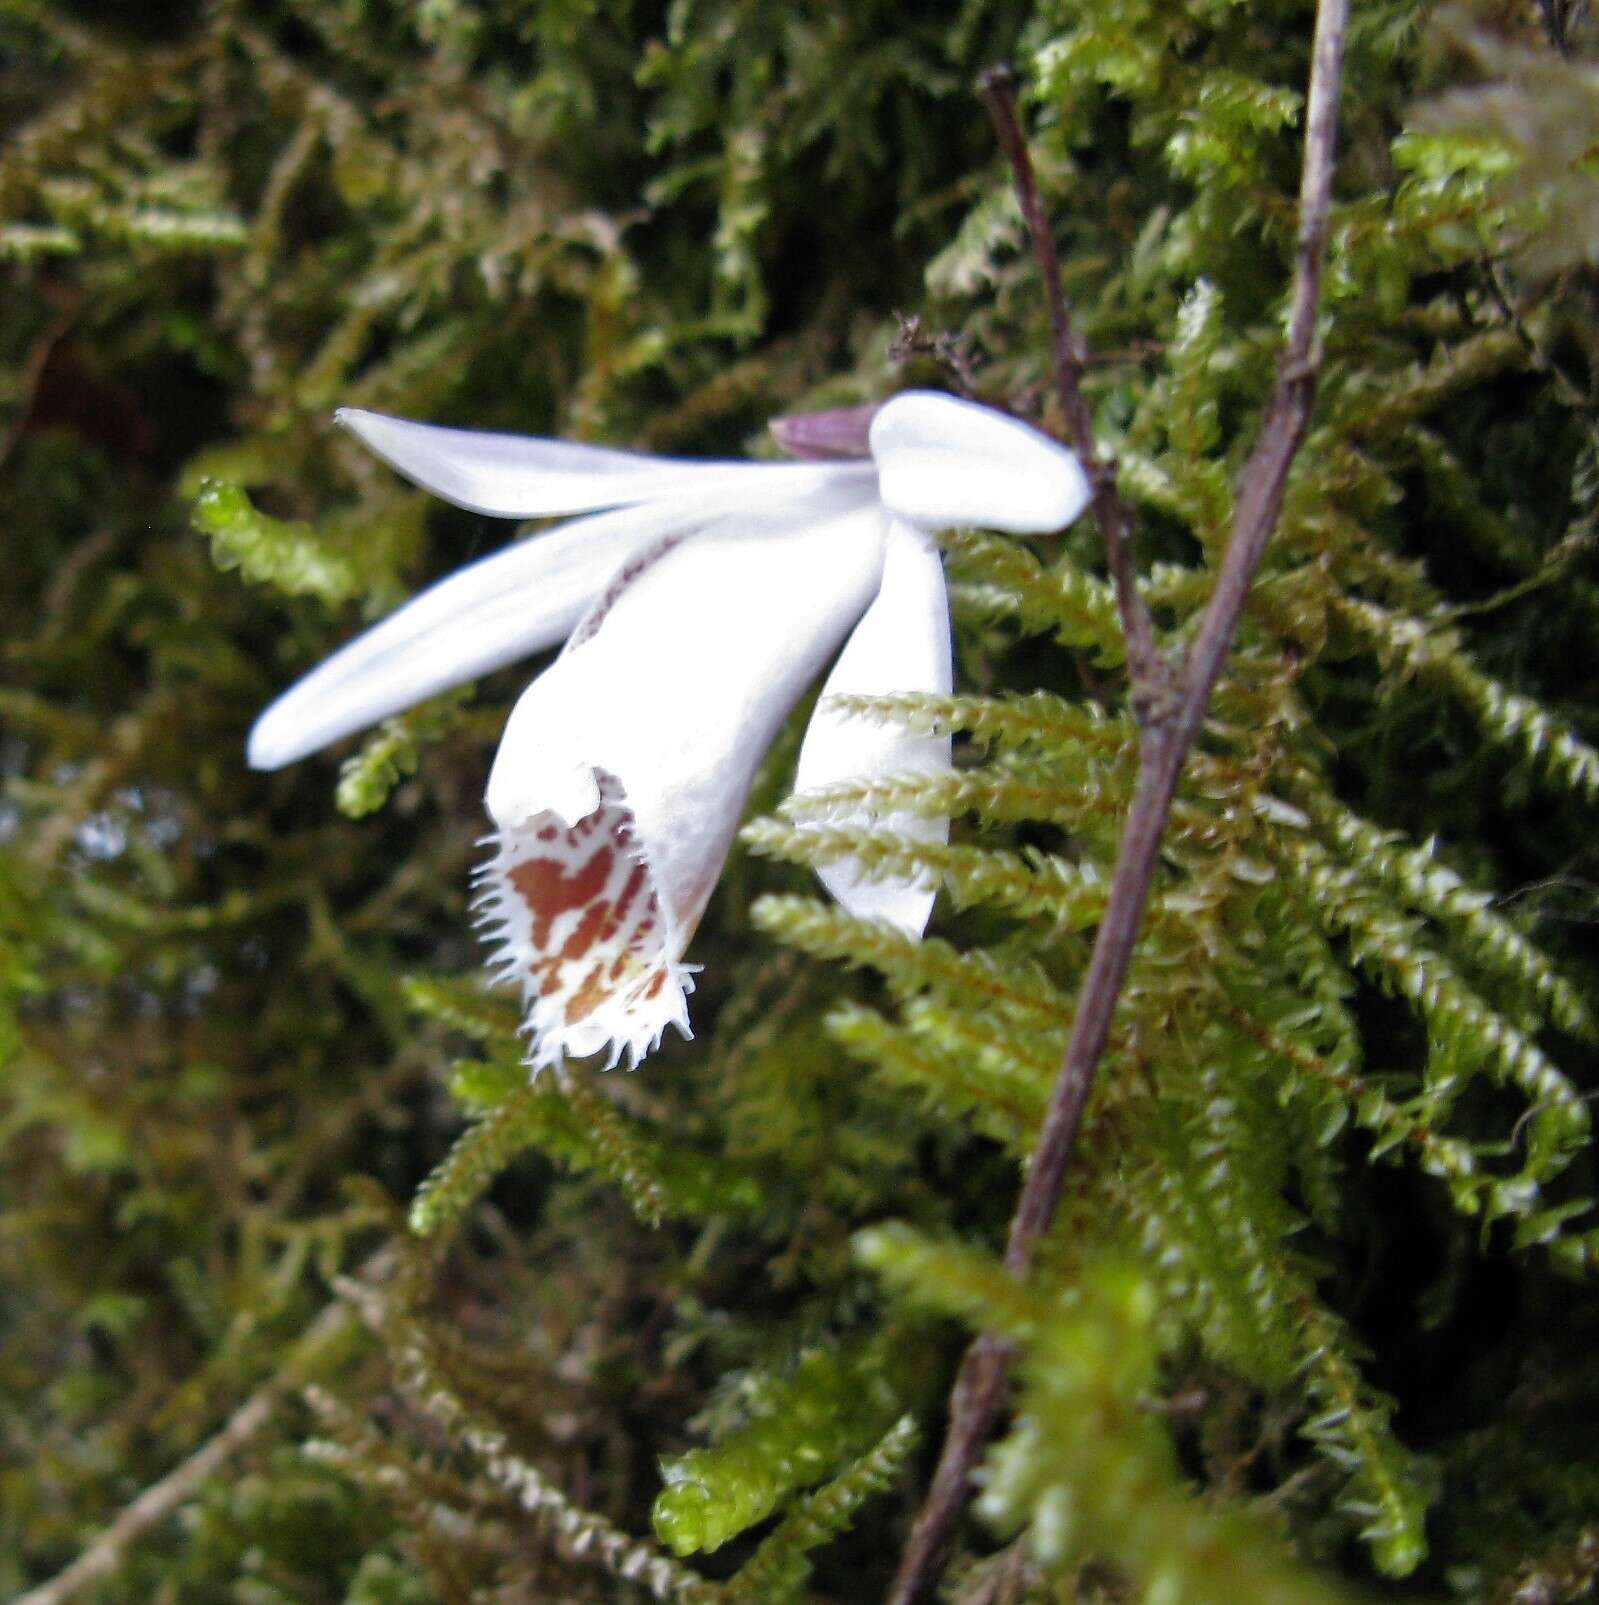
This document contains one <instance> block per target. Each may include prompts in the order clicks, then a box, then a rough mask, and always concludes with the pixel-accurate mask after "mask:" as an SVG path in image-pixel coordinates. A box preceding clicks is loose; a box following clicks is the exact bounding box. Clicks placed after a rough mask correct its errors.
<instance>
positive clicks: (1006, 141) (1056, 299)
mask: <svg viewBox="0 0 1599 1605" xmlns="http://www.w3.org/2000/svg"><path fill="white" fill-rule="evenodd" d="M1016 84H1017V79H1016V73H1015V71H1014V70H1013V69H1012V68H1010V67H991V68H989V70H988V71H987V72H985V73H984V74H983V75H982V77H981V78H980V79H979V80H978V85H977V90H978V94H979V95H981V96H982V99H983V103H984V104H985V105H986V106H987V107H988V114H989V116H990V117H992V118H993V120H994V131H995V133H996V135H997V136H998V138H999V146H1000V149H1001V150H1002V151H1003V152H1004V153H1005V159H1006V160H1007V161H1008V162H1009V163H1010V166H1011V172H1012V173H1013V175H1014V177H1015V184H1016V201H1017V204H1018V206H1019V207H1020V208H1021V213H1022V221H1023V222H1024V223H1026V225H1027V233H1028V236H1029V237H1030V239H1031V240H1032V244H1033V256H1034V258H1035V259H1036V260H1037V262H1038V271H1039V273H1040V275H1041V276H1042V278H1043V281H1044V303H1045V305H1046V306H1047V307H1048V308H1049V327H1050V332H1051V337H1052V338H1051V349H1052V355H1053V360H1054V368H1055V387H1056V390H1057V391H1058V392H1059V394H1060V400H1061V408H1062V410H1063V412H1064V413H1065V417H1066V433H1067V436H1068V438H1069V439H1070V441H1071V445H1072V450H1073V451H1075V452H1076V453H1077V456H1078V459H1079V461H1081V463H1082V465H1083V468H1084V470H1085V472H1086V473H1087V474H1088V480H1089V483H1090V484H1091V485H1092V486H1093V490H1094V500H1093V507H1094V519H1095V522H1097V523H1098V525H1099V533H1100V538H1101V539H1102V540H1103V541H1104V543H1105V561H1106V564H1107V565H1108V567H1109V569H1110V576H1111V583H1112V584H1113V585H1114V586H1115V589H1116V610H1117V612H1118V613H1119V614H1120V615H1121V624H1122V635H1123V637H1124V638H1125V640H1126V642H1127V668H1128V672H1129V676H1130V678H1131V680H1132V685H1133V696H1132V702H1133V708H1134V711H1135V712H1136V713H1137V714H1138V715H1139V717H1140V720H1141V721H1142V719H1143V718H1144V717H1145V716H1146V714H1147V712H1148V711H1150V710H1152V709H1153V708H1154V707H1155V706H1156V705H1157V704H1158V702H1159V701H1160V698H1161V693H1162V691H1163V690H1164V689H1165V686H1166V681H1167V678H1168V674H1167V667H1166V660H1165V659H1164V657H1163V656H1162V655H1161V651H1160V648H1159V646H1158V645H1157V644H1156V641H1155V622H1154V620H1153V619H1152V618H1151V617H1150V614H1149V608H1148V606H1147V605H1146V604H1145V602H1144V599H1143V597H1142V596H1141V595H1140V594H1139V591H1138V575H1137V571H1136V569H1135V568H1134V566H1133V525H1132V519H1131V518H1130V517H1129V516H1128V513H1127V504H1126V503H1125V502H1124V501H1123V500H1122V499H1121V493H1120V491H1119V490H1118V489H1117V488H1116V465H1115V463H1113V462H1109V461H1107V460H1106V459H1105V458H1103V457H1101V456H1100V454H1099V447H1098V445H1097V444H1096V442H1095V440H1094V418H1093V414H1092V413H1091V412H1090V411H1089V410H1088V402H1087V400H1086V399H1085V398H1084V396H1083V369H1084V367H1085V366H1086V364H1087V361H1088V353H1087V351H1086V350H1085V349H1084V347H1083V343H1082V341H1081V339H1080V338H1079V337H1078V335H1077V332H1076V330H1075V329H1073V327H1072V320H1071V312H1070V310H1069V309H1068V307H1067V305H1066V292H1065V291H1064V290H1063V289H1062V288H1061V282H1060V258H1059V256H1058V255H1057V254H1056V251H1055V236H1054V234H1053V233H1052V232H1051V231H1050V226H1049V218H1048V216H1047V215H1046V214H1045V211H1044V204H1043V200H1042V198H1041V197H1040V196H1039V193H1038V180H1037V178H1036V176H1035V175H1034V173H1033V159H1032V156H1031V155H1030V154H1029V153H1028V149H1027V140H1026V138H1025V137H1024V136H1023V134H1022V128H1021V123H1020V122H1019V120H1018V119H1017V116H1016Z"/></svg>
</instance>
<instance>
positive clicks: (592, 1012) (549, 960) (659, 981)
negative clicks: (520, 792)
mask: <svg viewBox="0 0 1599 1605" xmlns="http://www.w3.org/2000/svg"><path fill="white" fill-rule="evenodd" d="M595 773H596V778H597V779H598V780H599V782H600V794H601V801H600V806H599V807H598V808H597V809H595V810H594V811H593V812H592V813H591V814H590V815H589V816H588V817H587V819H584V820H578V821H576V822H574V823H573V825H572V826H570V827H568V826H567V825H565V823H564V822H563V821H561V820H559V819H558V818H557V817H556V816H554V815H553V814H550V813H547V812H546V813H539V814H535V815H533V816H532V817H531V818H530V819H528V820H527V821H525V822H524V823H523V824H521V825H519V826H516V827H514V828H513V829H510V830H499V831H495V832H493V833H491V834H490V835H488V836H486V837H484V838H483V844H484V845H486V846H490V847H492V848H493V850H494V851H493V854H492V856H491V857H490V858H489V859H488V860H487V861H486V862H485V863H483V864H481V865H479V867H478V868H477V870H476V871H474V875H473V879H474V881H475V882H476V883H477V886H478V895H477V897H476V898H475V899H474V903H473V906H474V908H475V909H476V910H477V924H478V926H479V928H480V930H481V931H482V934H483V937H484V940H485V941H487V942H488V943H489V944H491V946H492V947H493V949H494V952H493V954H492V955H491V957H490V960H489V965H490V968H491V970H492V971H494V972H495V979H496V980H497V981H501V982H512V981H514V982H515V983H516V984H517V985H518V987H519V988H520V990H521V993H522V1000H523V1009H524V1018H523V1023H522V1034H523V1035H524V1036H526V1037H528V1038H529V1039H530V1041H529V1048H528V1053H527V1063H528V1065H529V1067H530V1069H531V1070H532V1072H533V1073H534V1075H537V1074H538V1072H539V1071H540V1070H541V1069H543V1068H544V1067H545V1066H547V1065H556V1066H558V1065H560V1064H561V1063H562V1062H563V1061H564V1060H566V1059H569V1058H572V1059H576V1058H587V1057H590V1056H591V1055H594V1054H598V1053H603V1052H606V1051H607V1049H608V1050H609V1057H608V1059H607V1061H606V1064H605V1068H606V1069H607V1070H609V1069H612V1068H614V1067H615V1066H616V1065H617V1064H618V1063H619V1062H620V1061H621V1059H622V1057H623V1056H624V1055H626V1058H627V1067H628V1069H629V1070H633V1069H637V1067H638V1065H639V1063H640V1061H641V1060H642V1059H643V1058H644V1057H645V1056H646V1055H647V1054H649V1053H651V1052H653V1051H654V1050H655V1048H656V1047H658V1046H659V1044H660V1041H661V1038H662V1036H663V1035H664V1034H665V1031H666V1027H667V1026H669V1025H671V1026H675V1027H676V1028H677V1029H678V1031H679V1032H681V1033H682V1035H683V1036H684V1037H686V1038H692V1036H693V1032H692V1030H691V1029H690V1027H689V1021H688V994H689V993H690V992H692V991H693V990H694V980H693V977H694V974H695V972H696V971H697V970H698V969H699V966H698V965H694V964H684V963H682V962H681V961H680V960H679V959H678V958H676V957H675V956H674V954H675V952H676V951H677V950H678V946H679V944H678V941H677V932H676V930H675V928H674V922H673V920H672V918H671V916H670V914H669V913H668V912H667V911H666V909H665V908H664V906H663V905H662V904H661V903H660V900H659V898H658V896H657V894H656V891H655V887H656V885H657V881H656V877H655V874H654V871H653V869H652V867H651V865H650V862H649V858H648V855H647V854H646V852H645V850H644V848H643V846H642V844H640V843H639V842H638V841H637V840H636V838H635V837H634V836H633V833H632V812H631V810H630V809H628V807H627V804H626V794H625V792H624V791H623V790H622V787H621V783H620V782H619V781H617V780H616V778H615V777H614V776H612V775H609V774H606V773H604V772H603V771H599V770H597V771H596V772H595ZM607 816H611V817H610V818H609V821H608V822H607ZM552 830H553V831H554V833H555V834H554V835H553V836H552V835H547V834H544V833H546V832H550V831H552ZM541 844H542V846H543V847H544V849H545V851H544V853H543V854H541V853H540V851H539V848H540V846H541ZM579 847H580V848H581V849H582V850H583V851H584V852H586V853H587V855H588V856H587V858H583V857H580V856H571V857H570V858H569V861H570V862H572V863H573V864H574V865H575V866H576V868H575V869H574V872H573V874H572V875H570V876H568V875H565V874H564V872H563V871H562V869H561V863H562V856H561V855H563V854H565V855H573V854H574V852H575V849H576V848H579ZM601 853H604V854H606V866H607V867H606V872H605V873H604V874H603V875H600V874H597V873H595V870H596V860H597V858H598V856H599V855H600V854H601ZM535 861H538V863H539V864H540V866H541V868H540V869H538V870H534V871H532V872H531V873H532V879H531V881H530V886H529V888H527V889H524V888H519V887H518V886H517V885H516V883H515V880H514V878H513V877H514V875H515V872H516V871H517V870H518V869H519V868H524V867H526V866H531V865H532V864H533V863H534V862H535ZM638 871H642V873H643V881H642V894H643V903H642V905H641V907H640V909H639V911H638V912H639V913H641V914H642V915H643V919H642V921H641V920H640V919H639V918H638V917H637V914H635V915H634V917H633V918H632V919H631V921H630V922H629V920H628V919H627V917H626V916H627V913H628V909H629V907H630V906H631V904H633V903H637V902H638V901H639V896H640V892H639V890H638V889H637V881H638V875H637V872H638ZM585 875H586V876H587V878H588V879H590V880H594V881H596V882H597V884H595V885H594V886H593V887H592V889H589V888H587V887H586V886H585V885H584V883H583V877H584V876H585ZM618 877H620V878H618ZM630 888H633V890H632V891H631V892H630V890H629V889H630ZM585 890H587V891H588V895H587V896H584V897H581V898H580V897H578V893H579V892H582V891H585ZM532 892H544V893H546V894H549V895H552V896H553V899H554V906H553V907H540V906H535V905H534V904H533V903H532V902H530V901H529V898H530V895H531V894H532ZM607 892H613V893H614V895H613V896H612V897H611V898H610V899H609V900H607V899H606V898H605V897H604V894H605V893H607ZM602 911H603V912H602ZM608 920H609V921H610V923H611V929H610V930H609V931H607V930H606V928H605V927H606V922H607V921H608ZM590 921H592V922H594V929H593V930H591V931H589V933H588V941H587V943H586V945H584V946H582V947H580V948H579V949H577V950H576V951H571V947H572V943H573V942H574V941H575V940H577V938H578V937H580V936H582V935H583V933H584V930H585V928H586V927H587V924H588V922H590ZM541 922H542V924H543V926H544V930H543V936H544V942H543V946H542V948H541V946H540V944H539V942H538V941H537V940H536V939H535V938H536V936H537V935H538V933H539V926H540V923H541ZM651 933H654V935H653V945H652V946H651V947H649V948H648V949H647V950H646V951H645V953H644V954H643V956H640V954H639V947H638V938H639V936H640V935H641V934H643V935H646V936H648V935H650V934H651ZM603 941H609V942H611V944H612V945H611V946H609V947H604V946H602V945H600V944H601V943H602V942H603ZM563 943H564V946H563V945H562V944H563ZM596 947H598V948H599V953H598V956H596V954H595V949H596ZM629 957H632V959H633V962H634V966H635V973H634V974H632V975H629V974H627V973H626V965H625V962H624V961H625V960H627V959H628V958H629ZM607 964H608V966H609V967H608V968H607V967H606V965H607ZM573 967H576V968H578V969H582V970H584V971H585V973H584V975H583V978H582V979H581V980H580V981H578V982H577V983H576V989H575V990H574V982H573V978H572V975H571V973H570V971H571V969H572V968H573ZM602 969H603V971H604V973H603V975H602ZM619 969H620V970H621V972H622V973H620V974H619V973H618V970H619ZM591 988H592V990H593V991H594V992H595V993H596V994H597V995H596V996H595V997H593V998H592V999H589V998H586V996H585V994H586V992H587V991H588V990H589V989H591ZM580 1005H581V1012H579V1013H578V1014H577V1015H576V1016H575V1017H574V1015H573V1013H572V1011H573V1009H574V1007H578V1006H580Z"/></svg>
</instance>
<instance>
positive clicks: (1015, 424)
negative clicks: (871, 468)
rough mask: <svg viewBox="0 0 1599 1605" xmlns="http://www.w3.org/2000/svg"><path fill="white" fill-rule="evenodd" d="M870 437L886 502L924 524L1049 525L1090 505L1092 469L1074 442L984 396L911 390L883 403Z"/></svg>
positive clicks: (1026, 530)
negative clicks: (983, 401) (980, 401)
mask: <svg viewBox="0 0 1599 1605" xmlns="http://www.w3.org/2000/svg"><path fill="white" fill-rule="evenodd" d="M871 440H872V456H873V457H874V458H875V459H876V460H877V468H878V487H879V494H880V495H881V497H882V500H883V505H884V506H885V507H886V508H887V509H888V510H889V512H891V513H897V514H898V515H899V516H900V517H901V518H907V519H909V520H910V521H911V522H912V523H913V524H918V525H920V526H921V527H922V528H923V529H949V528H953V527H955V526H956V525H960V524H977V525H980V526H981V527H982V528H984V529H1002V530H1008V531H1009V532H1011V533H1012V534H1016V535H1036V534H1043V533H1046V532H1047V531H1050V530H1056V529H1062V528H1064V527H1065V526H1066V525H1067V524H1069V523H1071V521H1072V520H1073V519H1074V518H1076V517H1077V515H1078V514H1079V513H1080V512H1082V510H1083V508H1084V507H1086V506H1087V505H1088V501H1089V496H1090V490H1089V484H1088V477H1087V475H1085V474H1084V473H1083V470H1082V466H1081V464H1079V463H1078V461H1077V458H1076V457H1075V456H1073V455H1072V453H1071V452H1069V451H1067V449H1066V448H1065V447H1064V446H1062V445H1059V444H1058V443H1057V442H1055V441H1053V440H1051V439H1049V438H1048V436H1046V435H1041V434H1040V433H1039V432H1038V431H1037V430H1036V429H1033V428H1032V427H1030V426H1029V425H1027V424H1024V423H1022V422H1021V421H1020V420H1019V419H1016V418H1011V417H1008V416H1006V415H1005V414H1004V413H1000V412H995V411H994V410H993V409H992V408H990V407H981V406H978V405H977V404H976V403H975V402H971V401H959V400H957V399H956V398H955V397H954V396H945V395H940V394H938V393H937V392H935V391H931V390H907V391H904V392H902V393H901V394H900V395H897V396H895V397H894V398H893V399H892V400H891V401H888V402H885V403H884V405H883V406H882V407H881V408H880V409H879V410H878V413H877V416H876V418H875V419H873V421H872V432H871Z"/></svg>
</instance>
